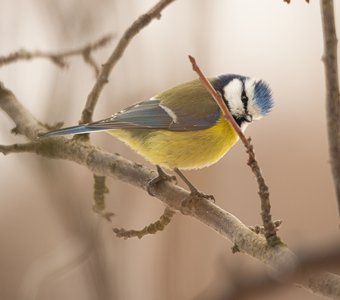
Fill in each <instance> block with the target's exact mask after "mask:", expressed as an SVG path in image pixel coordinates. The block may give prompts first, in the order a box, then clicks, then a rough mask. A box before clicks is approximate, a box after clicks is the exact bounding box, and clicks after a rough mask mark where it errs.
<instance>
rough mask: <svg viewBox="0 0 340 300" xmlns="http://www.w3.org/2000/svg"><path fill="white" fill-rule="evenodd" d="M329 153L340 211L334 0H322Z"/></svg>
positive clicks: (339, 111) (339, 116) (339, 107)
mask: <svg viewBox="0 0 340 300" xmlns="http://www.w3.org/2000/svg"><path fill="white" fill-rule="evenodd" d="M320 4H321V17H322V29H323V38H324V55H323V58H322V59H323V62H324V66H325V77H326V109H327V125H328V140H329V155H330V162H331V167H332V173H333V179H334V185H335V191H336V196H337V201H338V210H339V213H340V93H339V77H338V59H337V43H338V40H337V37H336V29H335V20H334V6H333V0H321V1H320Z"/></svg>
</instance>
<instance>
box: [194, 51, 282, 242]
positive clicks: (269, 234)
mask: <svg viewBox="0 0 340 300" xmlns="http://www.w3.org/2000/svg"><path fill="white" fill-rule="evenodd" d="M189 59H190V62H191V64H192V68H193V70H194V71H195V72H196V73H197V74H198V76H199V79H200V80H201V82H202V84H203V85H204V86H205V88H206V89H207V90H208V91H209V93H210V94H211V96H212V97H213V98H214V100H215V101H216V103H217V105H218V106H219V107H220V109H221V111H222V112H223V114H224V117H225V119H226V120H227V121H228V122H229V123H230V125H231V126H232V127H233V129H234V130H235V131H236V133H237V134H238V136H239V137H240V139H241V141H242V143H243V145H244V146H245V148H246V151H247V153H248V155H249V158H248V165H249V166H250V168H251V170H252V171H253V173H254V175H255V177H256V180H257V183H258V186H259V195H260V198H261V217H262V222H263V227H264V232H265V234H264V235H265V237H266V240H267V242H268V245H270V246H276V245H277V244H280V243H281V240H280V238H279V237H278V235H277V233H276V227H275V224H274V223H273V221H272V216H271V213H270V200H269V189H268V186H267V185H266V183H265V180H264V178H263V176H262V173H261V169H260V167H259V165H258V162H257V160H256V158H255V152H254V149H253V145H252V144H251V140H250V138H249V139H247V138H246V136H245V135H244V134H243V132H242V130H241V128H240V127H239V126H238V125H237V123H236V121H235V120H234V118H233V116H232V115H231V113H230V111H229V109H228V107H227V106H226V104H225V103H224V101H223V99H222V96H221V95H220V94H219V93H218V92H217V91H216V90H215V89H214V87H213V86H212V84H211V83H210V81H209V80H208V79H207V77H206V76H205V75H204V74H203V72H202V71H201V69H200V68H199V67H198V65H197V63H196V60H195V58H194V57H192V56H190V55H189Z"/></svg>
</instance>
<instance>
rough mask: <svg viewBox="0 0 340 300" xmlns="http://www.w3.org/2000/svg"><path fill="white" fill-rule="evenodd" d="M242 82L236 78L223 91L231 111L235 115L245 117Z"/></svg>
mask: <svg viewBox="0 0 340 300" xmlns="http://www.w3.org/2000/svg"><path fill="white" fill-rule="evenodd" d="M242 89H243V88H242V82H241V80H240V79H238V78H235V79H233V80H232V81H230V82H229V83H228V84H227V85H226V86H225V87H224V89H223V91H224V97H225V99H226V100H227V101H228V105H229V109H230V111H231V113H232V114H233V115H243V114H244V111H243V103H242V101H241V94H242Z"/></svg>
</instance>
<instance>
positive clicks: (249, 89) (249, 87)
mask: <svg viewBox="0 0 340 300" xmlns="http://www.w3.org/2000/svg"><path fill="white" fill-rule="evenodd" d="M257 81H258V80H257V79H255V78H249V79H247V80H246V81H245V83H244V89H245V92H246V95H247V97H248V99H249V100H248V113H249V114H250V115H252V116H253V119H254V120H259V119H261V118H262V113H261V109H260V108H259V106H258V105H257V104H256V103H255V99H254V95H255V85H256V82H257Z"/></svg>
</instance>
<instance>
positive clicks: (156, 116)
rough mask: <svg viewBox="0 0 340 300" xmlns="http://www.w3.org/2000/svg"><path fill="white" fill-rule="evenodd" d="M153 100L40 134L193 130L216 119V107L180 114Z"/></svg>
mask: <svg viewBox="0 0 340 300" xmlns="http://www.w3.org/2000/svg"><path fill="white" fill-rule="evenodd" d="M162 103H163V102H162V101H160V100H157V99H152V100H147V101H144V102H140V103H137V104H135V105H133V106H130V107H128V108H126V109H124V110H122V111H120V112H118V113H116V114H114V115H113V116H112V117H110V118H107V119H104V120H101V121H97V122H93V123H89V124H84V125H79V126H73V127H68V128H62V129H57V130H53V131H50V132H47V133H45V134H42V135H41V136H55V135H67V134H81V133H90V132H94V131H105V130H111V129H165V130H171V131H196V130H202V129H206V128H209V127H211V126H212V125H214V124H215V123H216V122H217V120H218V119H219V116H220V112H219V109H218V107H217V106H216V110H214V111H210V112H209V113H207V114H206V115H205V116H204V118H202V114H201V115H198V116H197V115H195V114H190V112H188V110H187V111H186V112H184V113H183V111H182V110H181V109H180V107H179V108H177V109H175V108H173V107H172V108H170V107H168V106H166V104H162Z"/></svg>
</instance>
